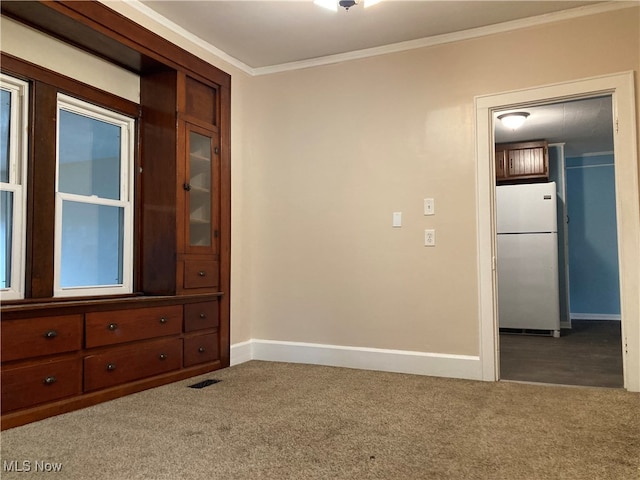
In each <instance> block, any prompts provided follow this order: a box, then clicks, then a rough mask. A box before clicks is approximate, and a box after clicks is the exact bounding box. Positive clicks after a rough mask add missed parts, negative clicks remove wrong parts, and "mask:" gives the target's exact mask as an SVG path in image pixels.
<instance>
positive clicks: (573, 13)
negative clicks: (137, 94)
mask: <svg viewBox="0 0 640 480" xmlns="http://www.w3.org/2000/svg"><path fill="white" fill-rule="evenodd" d="M100 1H103V2H104V3H107V4H108V3H109V2H108V1H105V0H100ZM126 3H127V5H130V6H131V7H132V8H134V9H136V10H138V11H139V12H140V13H142V14H144V15H145V16H147V17H149V18H150V19H151V20H153V21H154V22H156V23H158V24H160V25H162V26H163V27H165V28H168V29H170V30H172V31H174V32H175V33H177V34H178V35H180V36H181V37H183V38H184V39H185V40H187V41H189V42H191V43H193V44H195V45H197V46H199V47H200V48H202V49H204V50H206V51H207V52H209V53H211V54H212V55H215V56H216V57H218V58H220V59H221V60H223V61H225V62H227V63H229V64H231V65H233V66H234V67H236V68H238V69H240V70H242V71H243V72H245V73H247V74H249V75H251V76H260V75H270V74H274V73H281V72H288V71H293V70H300V69H303V68H311V67H318V66H322V65H330V64H333V63H341V62H348V61H351V60H358V59H362V58H368V57H375V56H378V55H386V54H389V53H397V52H403V51H407V50H415V49H418V48H424V47H431V46H434V45H443V44H446V43H453V42H460V41H463V40H470V39H473V38H480V37H484V36H488V35H495V34H498V33H506V32H511V31H514V30H519V29H523V28H530V27H535V26H539V25H544V24H547V23H554V22H560V21H564V20H570V19H574V18H579V17H585V16H589V15H597V14H600V13H606V12H611V11H615V10H621V9H624V8H631V7H637V6H638V5H639V2H638V1H609V2H603V3H598V4H595V5H587V6H582V7H577V8H572V9H569V10H562V11H560V12H553V13H547V14H544V15H538V16H535V17H529V18H524V19H521V20H513V21H510V22H503V23H499V24H496V25H489V26H486V27H478V28H472V29H469V30H463V31H460V32H454V33H447V34H442V35H435V36H432V37H425V38H420V39H417V40H410V41H406V42H399V43H393V44H389V45H383V46H381V47H374V48H366V49H362V50H354V51H352V52H346V53H339V54H336V55H327V56H324V57H318V58H312V59H308V60H301V61H296V62H289V63H281V64H277V65H269V66H266V67H251V66H249V65H247V64H245V63H244V62H242V61H240V60H238V59H237V58H235V57H232V56H231V55H229V54H227V53H226V52H224V51H222V50H220V49H219V48H217V47H215V46H214V45H212V44H210V43H209V42H207V41H205V40H203V39H202V38H200V37H198V36H197V35H194V34H193V33H191V32H189V31H188V30H186V29H184V28H183V27H181V26H179V25H178V24H176V23H174V22H173V21H171V20H169V19H168V18H166V17H164V16H162V15H160V14H159V13H157V12H156V11H155V10H152V9H151V8H149V7H147V6H146V5H144V4H143V3H142V2H140V0H126Z"/></svg>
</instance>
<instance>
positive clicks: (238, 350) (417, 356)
mask: <svg viewBox="0 0 640 480" xmlns="http://www.w3.org/2000/svg"><path fill="white" fill-rule="evenodd" d="M248 360H264V361H272V362H291V363H307V364H312V365H326V366H332V367H346V368H358V369H363V370H378V371H383V372H395V373H409V374H415V375H429V376H435V377H449V378H464V379H469V380H482V368H481V363H480V357H477V356H471V355H450V354H442V353H425V352H412V351H406V350H386V349H379V348H365V347H348V346H340V345H322V344H317V343H301V342H281V341H274V340H259V339H252V340H249V341H247V342H242V343H239V344H235V345H232V346H231V365H237V364H239V363H243V362H246V361H248Z"/></svg>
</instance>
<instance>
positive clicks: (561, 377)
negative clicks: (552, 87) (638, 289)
mask: <svg viewBox="0 0 640 480" xmlns="http://www.w3.org/2000/svg"><path fill="white" fill-rule="evenodd" d="M507 112H508V111H498V112H495V114H494V115H496V116H497V117H498V118H499V117H500V115H501V114H506V113H507ZM526 113H527V114H528V117H527V119H526V121H525V122H524V124H523V125H521V126H520V127H518V128H515V129H514V128H507V127H505V126H504V125H502V123H501V122H500V121H495V119H494V137H495V142H496V145H497V146H498V147H499V148H497V150H498V149H499V150H500V151H502V150H503V149H504V148H516V146H522V145H531V144H532V142H535V141H538V142H540V141H542V142H544V145H545V148H546V150H547V155H546V156H547V162H548V165H547V168H545V169H543V170H542V171H540V172H539V173H538V175H539V177H540V178H531V177H529V178H526V179H518V180H515V181H511V182H509V181H508V178H507V179H504V178H502V179H501V178H499V179H498V181H497V184H498V185H502V184H505V183H506V184H507V185H508V186H506V187H500V186H498V187H497V189H498V190H500V189H501V188H506V189H509V190H511V191H516V192H517V191H522V192H525V191H527V190H528V189H531V187H534V188H546V187H547V186H548V187H549V189H548V190H549V193H555V197H556V200H557V202H556V204H557V209H555V211H554V210H553V209H546V208H545V209H543V210H540V207H543V206H544V205H538V204H537V203H536V204H531V203H527V204H526V205H523V206H524V207H526V210H527V211H526V212H523V213H524V216H523V215H519V216H518V217H519V218H518V222H521V227H522V228H524V227H526V226H527V225H530V224H531V220H530V219H531V218H534V214H537V215H540V214H542V213H545V214H546V213H548V216H549V217H550V218H549V225H551V224H553V227H554V228H553V230H554V233H553V234H544V235H542V234H538V235H530V236H532V237H541V236H545V237H546V236H551V235H553V236H554V237H555V239H556V241H554V242H553V244H551V245H547V244H546V243H545V246H548V247H552V248H553V250H554V252H553V257H554V259H555V258H556V257H557V261H556V260H553V261H552V260H551V259H550V260H549V261H550V262H552V263H553V265H548V266H547V267H545V271H546V268H549V269H552V270H554V274H553V277H555V278H554V281H553V282H549V281H546V280H543V279H542V278H540V280H539V281H538V282H535V281H534V279H535V278H537V277H536V276H535V275H532V272H530V271H529V270H531V268H533V269H534V271H540V268H541V266H542V265H543V264H544V263H541V262H540V261H539V259H538V260H535V261H534V260H533V258H534V257H535V258H536V259H537V258H538V256H540V255H541V254H536V253H534V252H531V251H529V250H525V251H515V252H513V251H511V250H512V249H511V250H509V254H505V253H504V252H502V253H500V252H501V251H502V248H505V247H506V244H505V242H507V240H504V237H505V235H500V231H498V237H499V238H500V237H503V240H504V241H502V242H501V241H498V249H499V252H498V253H499V255H498V269H497V271H498V292H497V294H498V318H499V321H498V323H499V326H500V327H501V328H500V331H499V337H498V339H499V349H498V350H499V352H500V378H501V379H502V380H516V381H529V382H538V383H551V384H568V385H583V386H594V387H618V388H620V387H622V386H623V375H622V340H621V329H620V303H619V289H618V286H619V275H618V255H617V238H616V231H617V226H616V206H615V182H614V169H615V155H614V151H613V148H614V145H613V122H612V99H611V96H610V95H606V96H596V97H591V98H584V99H577V100H569V101H563V102H560V103H550V104H542V105H536V106H530V107H527V108H526ZM522 152H524V151H515V152H513V153H512V154H510V156H513V155H516V154H517V153H522ZM545 170H546V171H545ZM543 177H544V178H543ZM547 182H553V183H547ZM532 183H535V184H536V185H538V187H536V185H532ZM498 196H499V195H498ZM504 200H505V199H503V201H502V202H500V201H499V202H498V205H497V212H498V215H499V213H500V211H502V209H506V210H507V211H508V210H509V209H511V210H513V208H515V207H514V205H506V204H505V203H507V202H504ZM542 203H545V202H542ZM547 203H548V202H547ZM570 219H572V222H569V220H570ZM500 224H501V222H500V220H499V219H498V225H500ZM556 226H557V228H555V227H556ZM502 228H504V224H503V227H502ZM520 236H522V235H515V236H514V235H511V237H516V238H517V237H520ZM507 237H509V235H507ZM514 241H515V240H514V239H511V240H509V243H508V245H512V244H513V242H514ZM520 243H521V242H516V244H517V245H519V244H520ZM549 253H551V250H549ZM505 255H506V257H505ZM513 255H515V257H513ZM507 257H508V258H507ZM511 257H513V258H511ZM540 258H547V257H546V256H540ZM528 259H531V260H528ZM505 261H506V262H507V264H506V266H505V264H503V262H505ZM530 261H531V262H533V263H534V265H532V266H531V268H526V266H527V265H529V262H530ZM512 264H514V265H520V264H522V265H523V266H524V267H525V268H524V269H517V270H515V271H512V270H513V268H508V267H509V265H512ZM556 267H557V269H556ZM555 270H557V273H555ZM550 271H551V270H550ZM514 275H515V277H516V278H512V276H514ZM545 277H546V275H545ZM571 278H573V281H572V282H571V281H570V279H571ZM517 279H520V280H517ZM556 280H557V282H558V285H557V286H556V285H555V281H556ZM521 282H522V283H521ZM518 285H519V286H518ZM534 288H535V289H536V290H533V289H534ZM534 291H536V292H537V295H535V296H533V292H534ZM504 295H506V296H507V297H506V298H507V299H508V300H509V301H507V300H504V299H503V296H504ZM511 298H516V299H520V300H516V305H514V304H513V302H512V301H511ZM524 298H528V300H527V301H525V300H524ZM536 299H538V300H536ZM532 301H533V302H534V303H536V302H539V306H538V307H536V308H531V302H532ZM553 304H555V305H556V308H551V307H550V305H553ZM503 306H507V307H508V308H506V309H504V310H503ZM528 312H530V313H528ZM545 313H546V315H549V320H548V321H547V320H544V319H543V318H542V317H543V316H544V315H545ZM513 315H517V316H519V317H521V318H520V319H519V320H518V321H516V320H515V319H514V318H513ZM554 319H555V320H554ZM572 320H573V328H572V325H571V323H572ZM514 323H517V324H522V327H523V328H522V329H519V330H518V329H513V328H506V327H508V326H509V327H513V324H514ZM546 323H549V324H550V325H551V324H557V325H558V326H557V327H555V328H558V330H557V331H555V332H553V333H556V336H557V337H559V338H550V334H551V333H552V332H550V331H548V330H542V329H541V328H542V326H544V325H545V324H546ZM560 328H562V330H561V335H559V333H560Z"/></svg>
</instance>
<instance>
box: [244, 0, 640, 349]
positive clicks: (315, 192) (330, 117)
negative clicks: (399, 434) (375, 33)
mask: <svg viewBox="0 0 640 480" xmlns="http://www.w3.org/2000/svg"><path fill="white" fill-rule="evenodd" d="M638 12H639V10H638V9H637V8H634V9H626V10H620V11H616V12H611V13H607V14H602V15H599V16H591V17H584V18H579V19H574V20H570V21H564V22H559V23H555V24H550V25H546V26H541V27H535V28H529V29H526V30H521V31H518V32H511V33H505V34H498V35H493V36H489V37H485V38H480V39H475V40H469V41H464V42H459V43H453V44H448V45H441V46H436V47H431V48H424V49H420V50H413V51H407V52H404V53H397V54H391V55H386V56H380V57H375V58H369V59H365V60H359V61H353V62H349V63H344V64H338V65H330V66H325V67H318V68H311V69H307V70H300V71H295V72H289V73H282V74H276V75H271V76H264V77H258V78H255V79H254V80H253V82H252V88H251V90H250V94H251V104H252V106H253V109H252V113H253V114H252V115H251V116H250V117H249V118H247V120H248V122H247V123H246V124H245V125H244V129H245V132H247V133H248V132H251V137H252V138H251V140H250V141H251V145H252V150H254V151H255V152H258V154H259V155H257V156H256V157H255V158H253V159H252V162H251V167H252V168H251V171H250V172H247V173H248V177H247V178H246V183H247V185H248V187H249V188H248V189H247V193H249V195H248V196H247V200H246V201H247V202H248V203H250V204H251V218H250V219H248V222H247V224H248V225H249V230H247V232H246V233H247V234H248V235H249V238H248V239H245V240H246V241H248V242H249V243H250V246H249V250H250V251H251V256H252V262H251V267H252V270H251V278H250V280H249V281H250V284H251V297H250V301H251V307H250V310H249V311H250V312H251V319H250V320H251V322H252V336H253V337H254V338H259V339H273V340H281V341H299V342H310V343H324V344H337V345H352V346H366V347H378V348H389V349H399V350H412V351H421V352H437V353H451V354H467V355H477V354H478V353H479V347H478V343H479V327H478V324H479V320H478V293H477V291H478V284H477V277H476V275H477V267H476V263H477V252H476V248H477V247H476V245H477V244H476V199H475V185H476V180H475V168H476V166H475V151H474V145H475V137H474V135H475V132H474V120H475V118H474V96H476V95H481V94H489V93H497V92H502V91H507V90H514V89H521V88H525V87H531V86H537V85H543V84H549V83H555V82H562V81H568V80H573V79H579V78H583V77H590V76H596V75H602V74H607V73H612V72H621V71H628V70H638V68H639V66H640V65H639V63H640V61H639V59H640V54H639V42H638V39H639V38H640V32H639V29H638V28H639V22H638ZM425 197H434V198H435V202H436V215H435V216H433V217H424V216H423V215H422V199H423V198H425ZM394 211H402V212H403V220H404V225H403V227H402V228H400V229H393V228H392V227H391V215H392V212H394ZM425 228H435V229H436V238H437V246H436V247H435V248H425V247H424V246H423V230H424V229H425ZM237 320H238V319H233V321H237Z"/></svg>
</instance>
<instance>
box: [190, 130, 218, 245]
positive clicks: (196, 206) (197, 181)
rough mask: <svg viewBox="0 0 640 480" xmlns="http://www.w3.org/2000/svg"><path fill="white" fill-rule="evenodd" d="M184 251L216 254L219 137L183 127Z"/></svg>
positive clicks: (215, 132) (215, 134)
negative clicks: (184, 150)
mask: <svg viewBox="0 0 640 480" xmlns="http://www.w3.org/2000/svg"><path fill="white" fill-rule="evenodd" d="M184 131H185V149H186V154H185V180H184V184H183V191H184V193H183V198H184V203H183V206H184V210H183V212H184V233H183V235H184V250H183V253H193V254H211V255H214V254H216V253H218V233H219V221H220V187H219V185H220V152H219V148H220V147H219V141H218V133H217V130H216V129H214V128H211V129H208V128H203V127H201V126H196V125H193V124H190V123H185V130H184Z"/></svg>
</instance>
